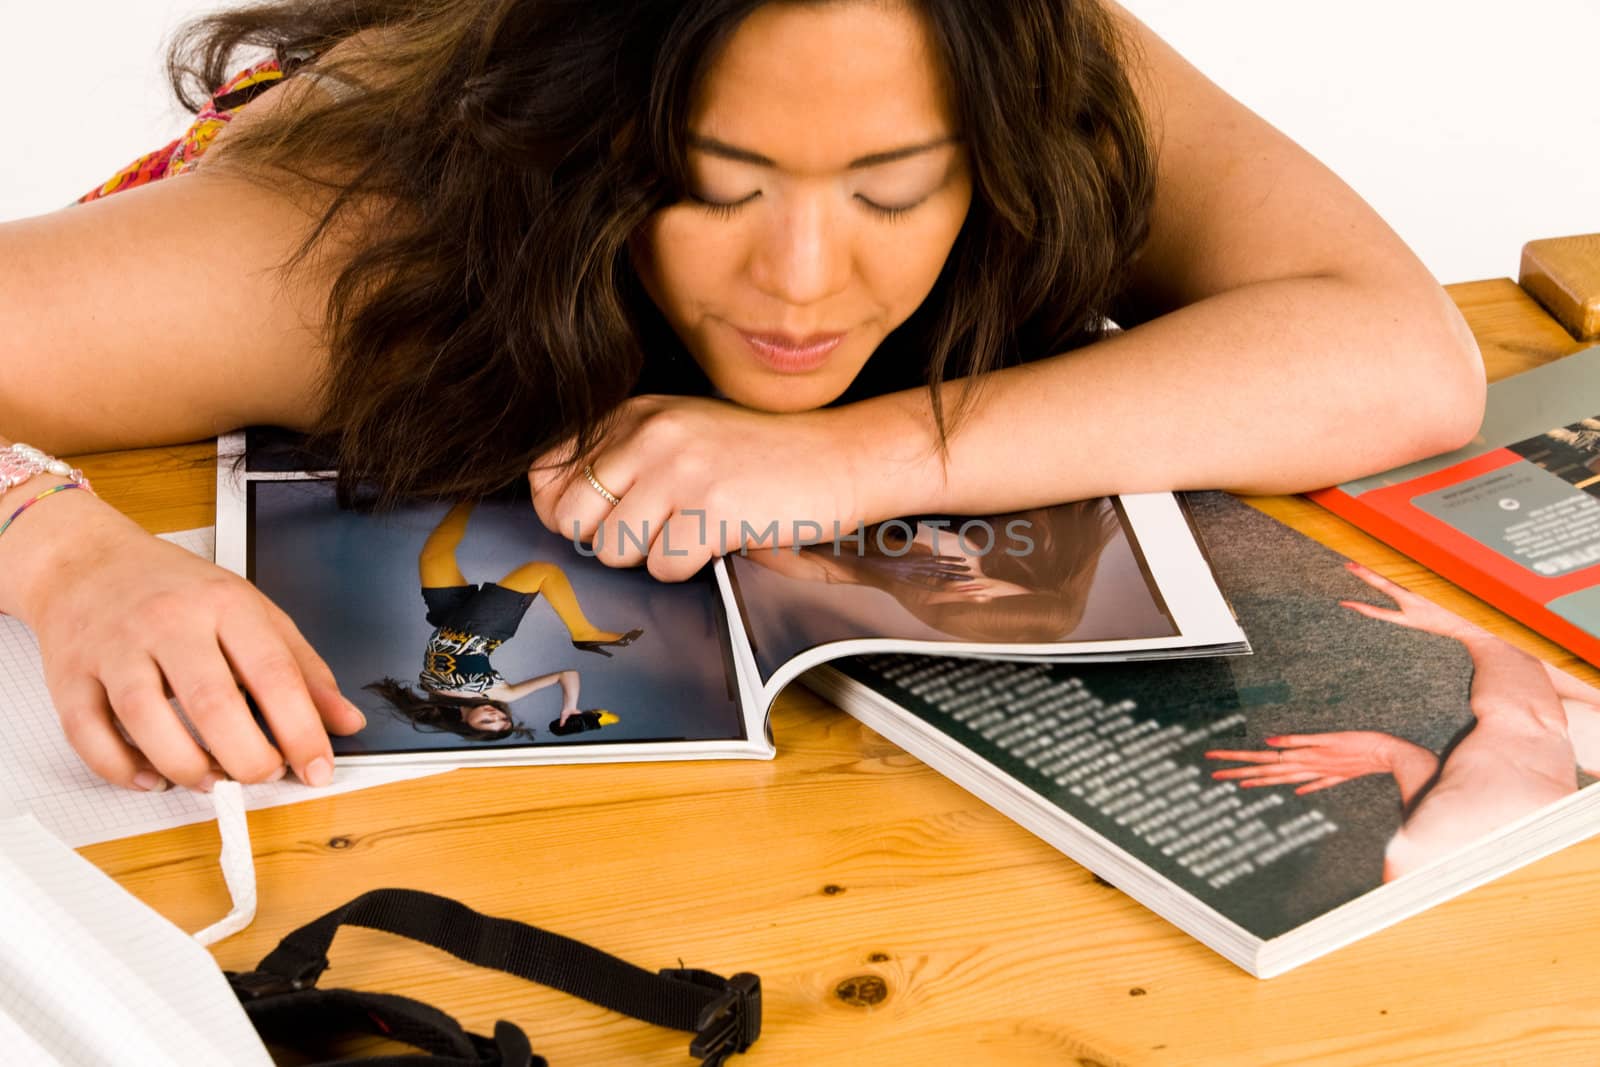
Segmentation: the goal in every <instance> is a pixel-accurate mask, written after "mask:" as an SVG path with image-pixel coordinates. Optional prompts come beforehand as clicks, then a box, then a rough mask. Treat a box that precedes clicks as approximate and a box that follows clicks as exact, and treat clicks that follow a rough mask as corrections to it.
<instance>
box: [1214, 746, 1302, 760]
mask: <svg viewBox="0 0 1600 1067" xmlns="http://www.w3.org/2000/svg"><path fill="white" fill-rule="evenodd" d="M1284 758H1285V756H1284V754H1283V753H1282V752H1262V751H1260V750H1251V749H1242V750H1241V749H1231V748H1218V749H1213V750H1211V751H1210V752H1207V753H1206V759H1220V760H1231V761H1233V762H1235V763H1281V762H1283V760H1284Z"/></svg>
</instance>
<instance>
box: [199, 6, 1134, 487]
mask: <svg viewBox="0 0 1600 1067" xmlns="http://www.w3.org/2000/svg"><path fill="white" fill-rule="evenodd" d="M765 2H767V0H272V2H266V3H257V4H254V5H252V6H248V7H243V8H238V9H235V10H231V11H227V12H223V13H221V14H215V15H210V16H207V17H204V18H201V19H199V20H196V21H194V22H192V23H190V24H188V25H187V26H185V27H184V28H183V29H182V30H180V32H179V35H178V36H177V37H176V39H175V40H174V41H173V43H172V46H171V49H170V51H169V55H168V71H169V75H170V78H171V81H172V83H173V87H174V89H175V91H176V92H177V93H178V94H179V97H180V99H181V100H182V101H183V102H184V103H185V104H186V105H187V106H188V107H190V108H191V109H196V108H198V107H199V106H200V105H201V104H203V103H204V102H205V99H206V96H207V94H209V93H211V92H212V91H214V90H215V88H216V87H217V86H219V85H221V84H223V82H224V81H225V80H226V79H227V78H228V77H229V76H230V75H231V74H232V73H233V72H234V71H235V70H237V69H238V67H239V66H240V65H241V62H242V58H243V56H244V54H245V53H249V52H250V51H251V50H252V49H255V50H259V51H260V52H261V53H265V52H266V51H268V50H271V51H275V52H276V53H277V54H278V55H279V56H280V57H283V58H285V59H286V60H289V59H291V57H294V56H297V55H300V54H303V53H313V54H318V53H323V52H325V51H326V50H327V49H329V48H330V47H332V46H334V45H336V44H338V43H339V42H341V41H343V40H345V39H347V38H349V37H351V36H352V35H354V34H356V33H359V32H362V31H369V30H370V31H373V33H372V34H371V36H370V37H369V38H367V39H368V40H371V41H372V42H373V47H372V48H371V49H369V50H368V53H369V55H368V57H367V58H366V60H365V61H362V62H360V63H353V62H350V61H347V59H345V58H342V57H335V58H334V59H330V60H326V61H323V62H321V63H318V64H317V65H318V66H321V67H323V69H328V68H329V67H332V66H337V67H339V68H341V69H342V71H343V73H345V74H346V75H348V76H350V77H352V78H355V79H356V80H358V81H359V82H361V83H363V84H364V85H365V86H367V91H365V92H358V93H355V94H353V95H350V96H348V97H345V98H343V99H338V100H330V101H329V102H327V103H325V104H322V105H319V106H315V107H307V108H304V109H300V110H298V111H296V112H295V113H294V114H293V115H290V114H288V113H287V112H280V113H279V114H277V115H275V116H272V117H271V119H270V120H269V121H266V122H263V123H261V124H259V125H258V126H256V127H255V128H254V129H248V130H246V129H241V130H240V131H239V134H238V135H237V136H235V137H232V138H231V140H232V143H231V144H230V145H229V148H228V151H227V152H226V153H220V156H221V158H220V160H219V165H221V166H225V167H228V168H230V169H232V170H235V171H237V172H239V173H243V174H246V175H249V176H251V177H252V178H254V179H256V180H259V181H261V182H264V183H268V184H271V185H272V186H273V187H275V188H280V189H284V190H286V192H287V193H289V194H293V195H298V194H297V193H296V190H306V189H310V190H312V191H315V190H318V189H320V190H323V195H322V197H321V198H320V199H318V200H316V201H315V203H314V204H313V205H312V206H311V209H312V210H313V213H314V215H315V217H316V218H317V219H318V221H317V223H316V225H315V226H314V227H312V228H311V229H310V230H309V231H308V233H307V236H306V238H305V240H304V242H303V243H302V244H301V245H300V247H299V250H298V252H297V253H296V254H295V255H294V256H293V257H291V259H290V260H289V262H288V263H286V264H285V266H286V267H287V268H294V267H298V266H301V265H304V264H306V263H308V262H311V261H312V259H313V257H312V253H313V252H314V251H324V250H333V252H332V254H333V256H334V258H333V259H332V260H331V262H332V263H333V264H334V265H335V266H336V267H337V269H338V276H337V280H336V281H335V282H334V284H333V287H332V290H331V292H330V294H329V297H328V304H327V315H326V322H325V324H324V331H325V334H324V337H325V342H326V344H327V346H328V349H329V352H330V361H329V369H328V373H327V378H326V380H325V381H324V382H322V383H320V384H321V386H322V395H323V401H324V408H323V410H322V413H321V416H320V422H319V424H318V426H317V430H318V433H319V436H320V438H321V441H322V445H321V447H322V448H324V449H325V450H326V451H328V452H329V454H331V455H333V456H335V457H336V460H337V463H338V466H339V470H340V475H341V481H340V496H341V499H342V500H346V501H348V500H349V499H350V497H351V494H352V492H353V490H354V489H355V487H356V486H357V485H358V484H362V483H365V485H366V487H367V489H368V490H369V491H371V490H374V489H375V491H376V493H377V497H378V499H379V500H380V501H381V502H384V503H389V502H393V501H396V500H398V499H400V498H403V497H406V496H412V495H456V496H459V495H463V494H481V493H485V492H488V491H491V490H493V489H496V488H499V487H501V486H503V485H506V484H508V483H509V482H511V481H513V480H515V479H517V478H519V477H521V476H522V475H523V474H525V472H526V471H527V469H528V466H529V464H530V463H531V461H532V460H533V459H534V458H535V457H536V456H538V455H539V454H540V453H542V452H544V451H546V450H548V449H549V448H551V447H552V446H554V445H555V444H557V443H558V442H560V441H562V440H564V439H566V438H568V437H576V439H577V446H578V447H577V455H578V457H580V458H581V457H582V456H583V455H584V454H585V453H587V452H588V451H589V450H590V449H591V448H592V447H593V445H594V444H595V442H596V441H597V440H598V437H599V435H600V434H601V433H603V431H604V429H605V427H606V425H607V420H608V418H609V417H610V416H611V415H612V414H613V413H614V411H615V409H616V408H617V406H618V405H619V404H620V403H621V402H622V401H623V400H625V399H626V398H627V397H628V396H629V395H631V394H634V393H639V392H697V391H704V390H705V388H706V386H705V382H704V379H703V376H701V375H700V374H699V371H698V369H697V368H696V366H695V365H694V363H693V362H692V361H691V360H690V359H689V358H688V356H687V354H686V353H685V351H684V350H683V348H682V345H681V343H680V342H679V341H678V339H677V338H676V337H675V336H674V335H673V333H672V331H671V329H670V327H669V326H668V325H667V324H666V322H665V321H664V319H663V318H662V316H661V315H660V312H659V311H658V310H657V309H656V308H655V307H654V305H653V304H652V303H651V301H650V299H649V298H648V296H646V295H645V293H644V291H643V288H642V286H641V285H640V283H639V280H638V278H637V276H636V274H635V272H634V268H633V265H632V262H631V259H630V256H629V252H628V242H629V238H630V237H631V236H632V235H634V234H635V233H636V232H638V231H639V230H640V228H641V226H642V225H643V224H644V223H645V222H646V220H647V219H648V218H649V217H650V216H651V215H652V214H653V213H654V212H656V211H658V210H660V209H662V208H664V207H667V206H669V205H671V204H673V203H676V202H678V201H680V200H682V199H683V198H684V197H685V195H686V190H687V188H688V180H687V175H688V168H687V163H686V153H685V142H686V140H687V133H688V131H687V125H688V116H689V114H690V109H691V104H692V101H693V98H694V94H695V92H696V89H697V87H698V85H699V84H700V82H701V79H702V77H703V75H704V73H705V70H706V66H707V63H708V60H710V59H711V58H713V57H714V56H715V54H716V52H717V50H718V48H719V47H720V46H721V45H723V44H724V43H725V42H726V41H727V40H728V39H729V37H730V36H731V34H732V33H733V31H734V29H735V28H736V27H737V26H738V24H739V22H740V21H741V20H742V19H743V18H744V17H745V16H747V15H748V14H749V13H750V12H751V11H753V10H754V9H756V8H757V7H760V6H762V4H763V3H765ZM908 2H909V3H910V4H911V5H912V6H913V7H914V9H916V10H917V11H919V12H921V14H922V15H923V16H924V17H925V18H926V19H927V24H928V26H929V28H930V35H931V40H932V41H933V42H934V43H935V48H936V50H937V53H938V55H939V56H940V58H941V59H942V61H943V63H944V65H945V68H946V72H947V74H948V80H949V83H950V85H951V87H952V92H953V101H952V103H953V107H954V111H955V117H956V121H957V123H958V124H959V133H960V136H961V137H962V138H963V140H964V142H965V146H966V149H967V151H968V152H969V154H970V158H971V170H972V175H973V202H972V207H971V210H970V212H969V214H968V217H967V219H966V222H965V224H964V226H963V228H962V230H961V232H960V234H959V236H958V237H957V239H956V242H955V245H954V247H953V249H952V250H951V253H950V256H949V258H948V260H947V261H946V263H945V265H944V268H943V270H942V273H941V274H940V276H939V279H938V281H937V283H936V284H935V286H934V289H933V291H932V292H931V293H930V295H929V297H928V299H927V300H926V301H925V302H924V303H923V305H922V306H921V307H919V308H918V309H917V311H916V312H915V313H914V314H913V315H912V316H911V318H910V319H909V320H908V321H907V322H906V323H904V324H903V325H902V326H901V328H900V329H898V330H896V331H895V332H894V333H893V334H891V335H890V337H889V338H888V339H886V341H885V342H884V344H883V346H882V347H881V348H880V350H879V351H878V352H877V353H876V354H875V355H874V357H873V358H872V359H871V360H869V362H868V364H867V369H866V370H865V371H864V372H863V374H862V375H861V377H860V379H858V381H857V382H856V383H855V385H854V386H853V387H852V389H851V390H850V392H849V393H847V394H846V397H845V399H847V400H848V399H854V398H856V397H859V396H862V395H867V394H869V393H875V392H881V391H885V390H889V389H896V388H907V387H911V386H914V385H916V384H919V383H927V384H929V385H930V386H932V385H934V384H936V383H938V382H940V381H943V380H947V379H951V378H956V377H964V376H968V375H977V374H981V373H982V372H984V371H986V370H990V369H994V368H998V367H1003V366H1008V365H1013V364H1016V363H1018V362H1022V361H1026V360H1030V359H1037V358H1041V357H1044V356H1049V355H1053V354H1055V353H1057V352H1061V351H1065V350H1067V349H1069V348H1072V347H1075V346H1077V345H1080V344H1083V343H1084V342H1086V341H1088V340H1091V339H1093V338H1094V337H1095V336H1097V335H1098V334H1099V332H1100V330H1101V327H1102V324H1103V322H1104V318H1105V316H1106V314H1107V313H1108V309H1109V308H1110V306H1111V303H1112V301H1113V299H1114V298H1115V297H1116V295H1117V294H1118V292H1119V291H1120V290H1121V289H1122V287H1123V286H1124V284H1125V280H1126V277H1127V272H1128V269H1129V267H1130V264H1131V262H1132V260H1133V259H1134V257H1135V255H1136V254H1137V251H1138V249H1139V248H1140V246H1141V244H1142V243H1143V240H1144V236H1145V232H1146V222H1147V215H1148V210H1149V205H1150V201H1151V197H1152V189H1153V181H1154V179H1153V171H1154V168H1153V163H1152V160H1151V154H1150V150H1149V147H1148V144H1147V141H1146V135H1145V130H1144V126H1143V122H1142V118H1141V115H1140V111H1139V108H1138V105H1137V103H1136V100H1135V98H1134V94H1133V92H1132V89H1131V87H1130V84H1129V80H1128V78H1127V76H1126V74H1125V71H1124V45H1123V43H1122V42H1121V41H1120V39H1119V36H1118V34H1117V32H1116V29H1115V27H1114V25H1113V23H1112V21H1111V19H1110V17H1109V16H1108V15H1107V13H1106V12H1105V11H1104V10H1102V9H1101V7H1100V6H1099V4H1098V3H1097V2H1096V0H1004V2H997V0H908ZM252 58H258V56H257V57H252ZM336 61H337V62H336ZM292 76H293V75H292V74H291V77H292ZM286 174H288V175H293V176H295V177H297V178H299V179H301V180H302V182H304V183H309V184H308V185H307V184H301V183H288V182H285V181H284V177H285V175H286ZM343 223H354V224H355V226H354V232H356V233H358V234H359V236H358V238H356V239H355V240H354V241H352V242H335V241H332V240H325V238H331V237H332V236H333V235H335V234H336V233H341V232H345V231H344V230H341V229H340V227H339V225H337V224H343ZM972 399H973V395H972V393H971V391H968V392H967V394H966V397H965V400H964V401H963V403H962V405H961V406H960V407H959V408H958V409H957V410H956V411H955V412H952V413H950V420H949V421H948V423H947V418H946V413H945V412H944V410H943V408H942V406H941V404H940V396H939V393H938V392H937V390H935V391H934V394H933V405H934V412H935V415H936V418H937V421H938V427H939V432H940V437H941V440H942V439H943V437H944V435H945V433H946V431H947V429H948V425H949V424H953V422H954V421H958V420H959V418H960V417H961V415H962V414H963V412H964V410H965V409H966V407H967V406H968V405H969V404H970V403H971V401H972Z"/></svg>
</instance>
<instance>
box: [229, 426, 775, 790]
mask: <svg viewBox="0 0 1600 1067" xmlns="http://www.w3.org/2000/svg"><path fill="white" fill-rule="evenodd" d="M241 448H242V445H241V442H240V440H239V438H238V437H234V438H232V439H230V440H228V441H227V442H225V445H224V447H223V449H221V450H219V451H221V452H222V458H221V459H220V460H219V494H218V501H219V504H218V562H219V563H222V564H224V565H226V566H229V567H230V568H232V569H234V570H237V571H238V572H239V573H242V574H244V575H245V576H246V577H248V578H249V579H250V580H251V581H252V582H254V583H255V584H256V586H257V587H258V588H260V589H261V590H262V591H263V592H264V593H266V594H267V596H269V597H270V598H271V599H272V600H273V602H274V603H276V604H278V605H279V606H280V607H282V608H283V609H284V610H285V611H286V612H287V613H288V614H289V616H290V617H291V618H292V619H293V620H294V621H295V624H296V625H297V626H298V627H299V628H300V631H301V633H303V634H304V635H305V637H306V638H307V640H309V641H310V642H311V645H312V647H313V648H315V649H316V650H317V651H318V652H319V653H320V654H321V655H322V657H323V658H324V659H325V660H326V661H327V662H328V664H329V666H330V667H331V668H332V669H333V672H334V675H335V676H336V677H337V678H338V680H339V684H340V688H341V690H342V691H343V692H344V693H345V695H346V696H348V697H349V698H350V699H351V700H353V701H355V703H356V704H357V705H358V706H359V707H360V708H361V709H362V711H363V712H364V713H365V715H366V717H367V726H366V728H365V729H363V730H362V731H360V732H359V733H357V734H355V735H353V736H351V737H345V738H339V737H336V738H334V739H333V744H334V750H335V753H336V754H337V755H338V756H339V757H340V758H341V759H349V758H355V759H360V760H370V761H374V762H404V763H414V762H432V761H443V762H473V763H483V762H502V763H537V762H580V761H607V762H610V761H624V760H636V759H686V758H702V757H711V756H770V755H771V753H772V748H771V744H770V741H769V739H768V737H767V731H766V724H765V718H764V710H765V709H763V708H752V709H751V710H748V711H747V710H745V706H744V705H742V702H741V700H740V692H739V682H738V679H737V677H736V675H735V671H734V666H733V658H732V655H731V648H730V645H729V641H728V638H727V633H728V625H727V622H726V620H725V619H724V618H723V616H722V601H721V597H720V596H719V595H718V592H717V589H716V585H715V582H714V580H712V578H711V577H710V575H709V574H707V575H704V576H702V577H701V578H700V579H698V580H694V581H689V582H683V583H662V582H657V581H655V580H654V579H653V578H651V577H650V576H649V574H648V573H647V572H645V571H643V570H617V569H614V568H610V567H606V566H605V565H604V564H602V563H600V562H599V561H597V560H595V559H592V558H588V557H586V556H584V555H583V554H582V553H580V552H579V551H577V550H576V549H575V547H574V546H573V545H572V544H571V542H569V541H567V540H566V539H565V538H561V537H559V536H557V535H555V534H552V533H550V532H549V531H547V530H546V529H545V528H544V526H543V525H542V524H541V523H540V522H539V520H538V517H537V516H536V515H535V514H534V513H533V510H532V508H531V506H530V505H529V504H528V502H527V501H526V500H498V499H487V500H482V501H478V502H476V503H472V502H463V503H459V504H455V505H453V506H452V505H449V504H445V503H438V504H431V505H408V506H404V507H401V508H398V509H396V510H393V511H387V512H383V513H380V514H373V513H368V512H363V511H360V510H342V509H340V508H339V507H337V505H336V502H335V498H334V485H333V482H332V481H331V480H329V479H328V478H327V477H326V476H318V474H317V473H316V472H307V471H301V470H294V469H288V470H284V469H271V468H281V467H283V466H285V464H283V463H279V462H276V461H273V460H271V459H266V460H263V461H261V462H252V461H251V460H247V462H246V465H245V466H244V467H243V468H242V469H239V468H237V466H236V463H235V461H234V458H233V457H234V456H235V455H237V453H238V452H239V451H240V450H241ZM254 455H255V453H254V452H252V457H254ZM287 465H288V466H290V467H291V468H292V466H293V464H292V463H290V464H287Z"/></svg>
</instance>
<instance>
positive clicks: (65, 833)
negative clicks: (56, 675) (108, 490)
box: [0, 527, 451, 848]
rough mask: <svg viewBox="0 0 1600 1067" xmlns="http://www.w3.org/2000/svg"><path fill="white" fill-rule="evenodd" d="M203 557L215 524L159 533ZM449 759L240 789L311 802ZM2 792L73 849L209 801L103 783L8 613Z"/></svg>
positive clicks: (2, 652) (201, 816) (2, 620)
mask: <svg viewBox="0 0 1600 1067" xmlns="http://www.w3.org/2000/svg"><path fill="white" fill-rule="evenodd" d="M162 536H163V537H164V538H165V539H166V540H169V541H172V542H173V543H175V544H178V545H182V546H183V547H184V548H187V549H189V550H190V551H191V552H194V553H195V554H197V555H201V556H204V557H205V558H207V559H210V558H211V557H212V543H213V542H212V538H213V531H212V528H210V527H206V528H203V529H199V530H185V531H182V532H180V533H174V534H163V535H162ZM450 769H451V767H450V766H449V765H448V764H447V765H443V766H435V765H426V766H415V767H359V768H353V767H346V766H341V767H339V768H338V770H337V771H336V773H335V775H334V780H333V783H332V784H331V785H328V786H325V787H324V788H322V789H311V788H309V787H307V786H304V785H301V784H300V783H299V782H296V781H291V780H290V779H288V778H284V779H281V780H279V781H276V782H269V783H267V784H265V785H247V786H245V787H244V794H245V807H246V808H249V809H252V810H253V809H256V808H267V807H275V806H276V805H279V804H292V803H294V802H295V801H298V800H313V799H315V798H317V797H322V796H329V795H331V794H333V793H342V792H348V791H350V790H353V789H365V788H367V787H369V786H375V785H384V784H387V783H389V782H397V781H402V780H404V779H408V778H418V777H421V776H423V775H427V774H439V773H442V772H443V771H447V770H450ZM0 794H3V795H4V796H5V797H6V798H8V799H9V800H10V802H11V803H12V804H13V805H14V806H15V807H17V808H18V809H20V810H22V811H27V812H29V813H31V814H32V815H33V816H34V817H35V818H37V819H38V820H39V822H40V823H41V824H42V825H43V826H44V827H45V829H47V830H49V831H50V832H51V833H53V834H55V835H56V836H57V837H59V838H61V840H63V841H65V842H66V843H67V844H69V845H71V846H73V847H74V848H79V847H82V846H84V845H92V844H94V843H96V842H98V841H110V840H113V839H115V838H120V837H132V836H134V835H135V834H145V833H150V832H152V831H155V830H166V829H170V828H171V827H174V826H184V825H187V824H189V823H194V822H207V821H209V820H210V819H211V818H212V816H213V812H212V808H211V804H210V802H209V801H208V800H207V799H206V798H205V797H204V796H201V795H197V794H194V793H191V792H189V791H188V790H186V789H181V788H174V789H168V790H167V791H166V792H164V793H141V792H138V791H137V790H133V789H123V788H120V787H118V786H114V785H111V784H109V783H107V782H105V781H103V780H102V779H101V778H100V777H99V776H98V775H96V774H95V773H94V772H93V771H91V770H90V769H89V768H88V767H86V766H84V764H83V761H82V760H81V759H79V758H78V754H77V753H76V752H74V751H73V750H72V746H71V745H69V744H67V739H66V736H65V735H64V734H63V733H62V731H61V724H60V722H59V721H58V720H57V719H56V713H55V709H54V708H53V707H52V706H51V704H50V695H49V693H48V692H47V691H46V689H45V684H44V674H43V671H42V669H41V667H40V663H39V645H38V642H37V641H35V640H34V637H33V633H32V631H30V630H29V629H28V628H27V627H26V626H24V625H23V624H22V623H21V622H18V621H17V620H16V619H13V618H11V617H9V616H3V617H0Z"/></svg>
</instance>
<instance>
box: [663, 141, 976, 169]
mask: <svg viewBox="0 0 1600 1067" xmlns="http://www.w3.org/2000/svg"><path fill="white" fill-rule="evenodd" d="M957 140H959V138H957V137H954V136H951V137H940V138H938V139H937V140H933V141H926V142H924V143H922V144H912V145H905V146H904V147H902V148H891V149H889V150H888V151H886V152H873V153H872V154H871V155H866V156H862V157H861V158H860V159H852V160H851V161H850V162H849V163H848V164H846V165H845V169H846V170H865V169H866V168H868V167H876V166H880V165H882V164H884V163H894V162H897V161H899V160H902V159H908V158H910V157H911V156H918V155H921V154H922V153H924V152H931V151H933V150H934V149H935V148H943V147H944V146H945V145H947V144H954V143H955V142H956V141H957ZM689 147H690V148H692V149H695V150H697V151H700V152H704V153H706V154H707V155H711V156H718V157H720V158H722V159H731V160H733V161H734V162H735V163H753V164H755V165H756V166H758V167H772V168H776V167H777V166H778V164H777V162H776V161H775V160H771V159H768V158H767V157H766V156H764V155H761V154H760V153H759V152H752V151H750V150H749V149H748V148H739V147H737V146H735V145H731V144H727V143H726V142H723V141H719V140H717V139H716V138H715V137H701V136H699V135H698V134H690V135H689Z"/></svg>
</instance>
